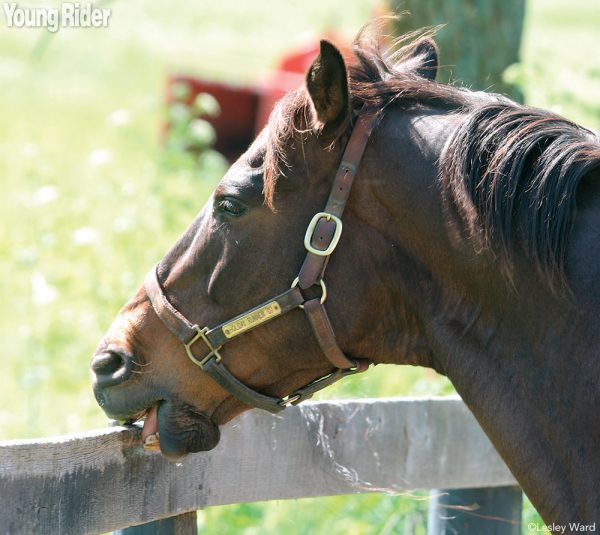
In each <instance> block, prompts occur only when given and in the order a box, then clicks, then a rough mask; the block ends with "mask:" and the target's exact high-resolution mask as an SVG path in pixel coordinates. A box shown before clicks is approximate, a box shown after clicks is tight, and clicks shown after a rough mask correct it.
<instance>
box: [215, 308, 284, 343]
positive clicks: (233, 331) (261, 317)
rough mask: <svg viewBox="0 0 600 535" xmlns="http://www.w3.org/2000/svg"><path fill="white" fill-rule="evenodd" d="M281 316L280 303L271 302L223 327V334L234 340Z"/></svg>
mask: <svg viewBox="0 0 600 535" xmlns="http://www.w3.org/2000/svg"><path fill="white" fill-rule="evenodd" d="M279 314H281V307H280V306H279V303H278V302H277V301H271V302H270V303H267V304H266V305H263V306H261V307H260V308H257V309H256V310H253V311H252V312H248V314H244V315H243V316H240V317H239V318H236V319H234V320H232V321H230V322H229V323H226V324H225V325H223V334H224V335H225V336H226V337H227V338H233V337H234V336H237V335H238V334H242V333H243V332H245V331H247V330H249V329H252V328H253V327H256V326H257V325H260V324H261V323H264V322H265V321H267V320H270V319H271V318H274V317H275V316H279Z"/></svg>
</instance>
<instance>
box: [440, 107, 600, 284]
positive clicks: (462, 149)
mask: <svg viewBox="0 0 600 535" xmlns="http://www.w3.org/2000/svg"><path fill="white" fill-rule="evenodd" d="M597 166H600V138H599V137H598V135H596V134H594V133H592V132H591V131H589V130H586V129H584V128H582V127H580V126H578V125H576V124H574V123H572V122H570V121H568V120H567V119H564V118H563V117H560V116H558V115H555V114H553V113H550V112H547V111H542V110H538V109H534V108H528V107H525V106H520V105H518V104H515V103H512V102H510V101H497V102H494V103H491V104H486V105H484V106H481V107H477V108H475V109H472V110H470V111H468V112H467V117H466V120H464V121H463V122H462V123H461V125H460V127H459V128H458V129H457V131H456V132H455V133H454V134H453V136H452V138H451V139H450V140H449V142H448V144H447V150H446V151H445V153H444V154H443V156H442V158H441V162H440V168H441V169H442V176H441V181H442V189H443V191H444V193H445V196H446V200H448V201H450V202H451V203H452V206H453V207H454V208H455V209H456V210H457V212H458V214H459V216H460V217H461V218H462V220H463V221H464V222H465V224H466V226H467V229H468V232H469V234H470V237H471V238H473V239H475V240H476V243H477V244H478V245H479V246H480V247H486V248H490V249H491V250H493V251H496V252H497V253H498V254H499V256H500V258H501V260H502V261H503V265H504V266H505V267H506V268H508V272H509V273H510V270H511V269H512V265H513V263H512V258H513V255H514V253H515V245H517V244H518V245H519V246H520V247H522V249H523V250H524V251H525V253H526V254H527V255H528V256H529V257H530V258H531V259H532V260H533V261H534V262H535V265H536V267H537V269H538V270H539V271H540V273H541V274H542V275H543V276H544V277H545V278H547V280H548V281H549V283H550V285H551V286H552V287H554V288H555V289H556V288H558V287H562V286H564V284H565V283H566V280H565V274H564V262H565V251H566V246H567V242H568V238H569V235H570V231H571V229H572V226H573V222H574V218H575V211H576V203H575V200H576V192H577V186H578V184H579V182H580V180H581V178H582V177H583V176H584V175H586V174H587V173H588V172H590V171H591V170H592V169H593V168H594V167H597Z"/></svg>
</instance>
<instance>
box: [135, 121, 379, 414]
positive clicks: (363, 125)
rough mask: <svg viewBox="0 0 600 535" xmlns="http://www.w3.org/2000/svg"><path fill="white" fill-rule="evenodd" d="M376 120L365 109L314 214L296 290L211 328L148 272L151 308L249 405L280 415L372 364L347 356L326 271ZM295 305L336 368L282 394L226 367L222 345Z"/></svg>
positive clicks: (209, 370)
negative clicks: (330, 307) (329, 305)
mask: <svg viewBox="0 0 600 535" xmlns="http://www.w3.org/2000/svg"><path fill="white" fill-rule="evenodd" d="M377 121H378V116H377V115H375V114H372V113H364V114H362V115H360V116H359V117H358V120H357V122H356V125H355V127H354V129H353V130H352V134H351V136H350V139H349V140H348V143H347V145H346V148H345V150H344V155H343V156H342V161H341V163H340V165H339V167H338V170H337V172H336V175H335V178H334V180H333V185H332V187H331V192H330V194H329V198H328V200H327V204H326V206H325V209H324V210H323V211H322V212H318V213H317V214H315V215H314V216H313V218H312V220H311V222H310V224H309V225H308V227H307V229H306V233H305V236H304V246H305V248H306V250H307V254H306V257H305V259H304V263H303V264H302V267H301V268H300V272H299V273H298V277H297V278H296V279H295V280H294V282H293V283H292V286H291V288H289V289H288V290H286V291H285V292H283V293H281V294H279V295H277V296H276V297H273V298H272V299H270V300H268V301H266V302H264V303H261V304H260V305H258V306H256V307H254V308H252V309H250V310H248V311H246V312H244V313H242V314H240V315H239V316H236V317H234V318H232V319H229V320H227V321H226V322H224V323H221V324H220V325H217V326H216V327H213V328H212V329H210V328H208V327H204V328H201V327H199V326H198V325H196V324H192V323H191V322H190V321H189V320H188V319H187V318H186V317H185V316H184V315H183V314H182V313H181V312H179V311H178V310H177V309H176V308H175V307H174V306H173V305H172V304H171V303H170V302H169V300H168V299H167V296H166V295H165V292H164V290H163V289H162V287H161V284H160V281H159V280H158V275H157V267H158V266H155V267H154V268H153V269H152V270H151V271H150V272H149V273H148V275H146V279H145V280H144V288H145V290H146V293H147V294H148V298H149V299H150V303H151V304H152V308H153V309H154V311H155V312H156V314H157V316H158V317H159V318H160V320H161V321H162V322H163V324H164V325H165V326H166V327H167V328H168V329H169V331H171V333H173V334H174V335H175V336H176V337H177V338H178V339H179V340H180V342H181V343H182V344H183V346H184V348H185V351H186V353H187V355H188V357H189V358H190V360H191V361H192V362H193V363H194V364H196V365H198V366H200V368H202V370H203V371H204V372H205V373H207V374H208V375H209V376H210V377H212V379H214V380H215V381H216V382H217V383H218V384H219V385H221V386H222V387H223V388H224V389H225V390H227V391H228V392H229V393H230V394H232V395H233V396H235V397H237V398H238V399H239V400H240V401H242V402H243V403H245V404H247V405H250V406H254V407H257V408H259V409H264V410H267V411H269V412H273V413H277V412H280V411H282V410H283V409H285V407H287V406H288V405H296V404H298V403H300V402H301V401H303V400H305V399H307V398H310V397H311V396H312V395H313V394H314V393H315V392H317V391H319V390H321V389H322V388H325V387H326V386H329V385H330V384H332V383H334V382H336V381H337V380H339V379H341V378H342V377H346V376H347V375H353V374H355V373H359V372H363V371H365V370H366V369H367V368H368V367H369V365H370V362H369V361H368V360H366V359H350V358H348V357H347V356H346V355H345V354H344V353H343V352H342V350H341V349H340V348H339V346H338V343H337V341H336V338H335V334H334V332H333V327H332V326H331V322H330V321H329V316H328V315H327V311H326V310H325V306H324V303H325V300H326V299H327V287H326V286H325V281H324V274H325V269H326V267H327V262H328V260H329V256H330V255H331V254H332V253H333V252H334V250H335V248H336V247H337V244H338V242H339V239H340V236H341V233H342V214H343V212H344V208H345V206H346V202H347V201H348V197H349V195H350V190H351V189H352V184H353V182H354V177H355V176H356V172H357V170H358V165H359V163H360V161H361V159H362V156H363V153H364V151H365V148H366V146H367V142H368V140H369V137H370V135H371V132H372V131H373V128H374V127H375V125H376V123H377ZM315 285H319V286H320V287H321V295H320V296H319V297H316V298H310V299H305V297H304V295H303V293H302V292H303V290H306V289H308V288H310V287H311V286H315ZM295 308H302V309H304V312H305V313H306V316H307V318H308V321H309V323H310V325H311V327H312V331H313V333H314V335H315V338H316V339H317V342H318V343H319V346H320V347H321V350H322V351H323V353H324V355H325V357H327V359H328V360H329V362H331V364H332V365H333V366H334V371H332V372H331V373H328V374H327V375H324V376H322V377H319V378H317V379H315V380H314V381H312V382H310V383H308V384H307V385H305V386H303V387H301V388H299V389H297V390H295V391H294V392H292V393H291V394H288V395H287V396H285V397H283V398H278V397H273V396H267V395H265V394H261V393H260V392H257V391H256V390H254V389H252V388H250V387H249V386H247V385H245V384H244V383H242V382H241V381H240V380H239V379H237V378H236V377H235V376H234V375H233V374H232V373H231V372H230V371H229V370H228V369H227V367H226V366H225V364H224V363H223V358H222V356H221V353H220V350H221V348H222V347H223V345H225V344H226V343H227V342H229V341H230V340H232V339H233V338H235V337H236V336H239V335H241V334H243V333H246V332H248V331H249V330H251V329H254V328H256V327H258V326H259V325H262V324H263V323H265V322H267V321H271V320H272V319H274V318H277V317H279V316H282V315H283V314H285V313H287V312H289V311H290V310H294V309H295ZM200 342H202V344H203V345H204V352H203V353H202V354H201V356H198V354H197V353H196V350H197V347H196V346H197V345H198V346H200ZM206 350H208V352H207V351H206Z"/></svg>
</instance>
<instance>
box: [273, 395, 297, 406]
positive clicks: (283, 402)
mask: <svg viewBox="0 0 600 535" xmlns="http://www.w3.org/2000/svg"><path fill="white" fill-rule="evenodd" d="M301 397H302V394H290V395H289V396H288V397H287V398H283V399H282V400H281V401H280V402H279V405H280V406H281V407H287V406H289V405H292V404H294V403H296V401H298V400H299V399H300V398H301Z"/></svg>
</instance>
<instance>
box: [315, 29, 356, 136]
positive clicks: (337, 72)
mask: <svg viewBox="0 0 600 535" xmlns="http://www.w3.org/2000/svg"><path fill="white" fill-rule="evenodd" d="M306 88H307V90H308V94H309V95H310V100H311V102H312V107H313V110H314V115H315V117H316V121H315V123H316V126H317V128H319V129H323V128H324V127H326V126H327V127H329V126H339V125H340V124H341V123H342V122H343V121H345V120H346V119H347V118H348V117H349V115H350V96H349V94H348V73H347V72H346V63H345V62H344V58H343V57H342V54H341V53H340V51H339V50H338V49H337V48H336V47H335V46H334V45H332V44H331V43H330V42H329V41H325V40H323V41H321V50H320V52H319V56H318V57H317V59H315V61H314V62H313V64H312V65H311V66H310V68H309V69H308V72H307V74H306Z"/></svg>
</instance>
